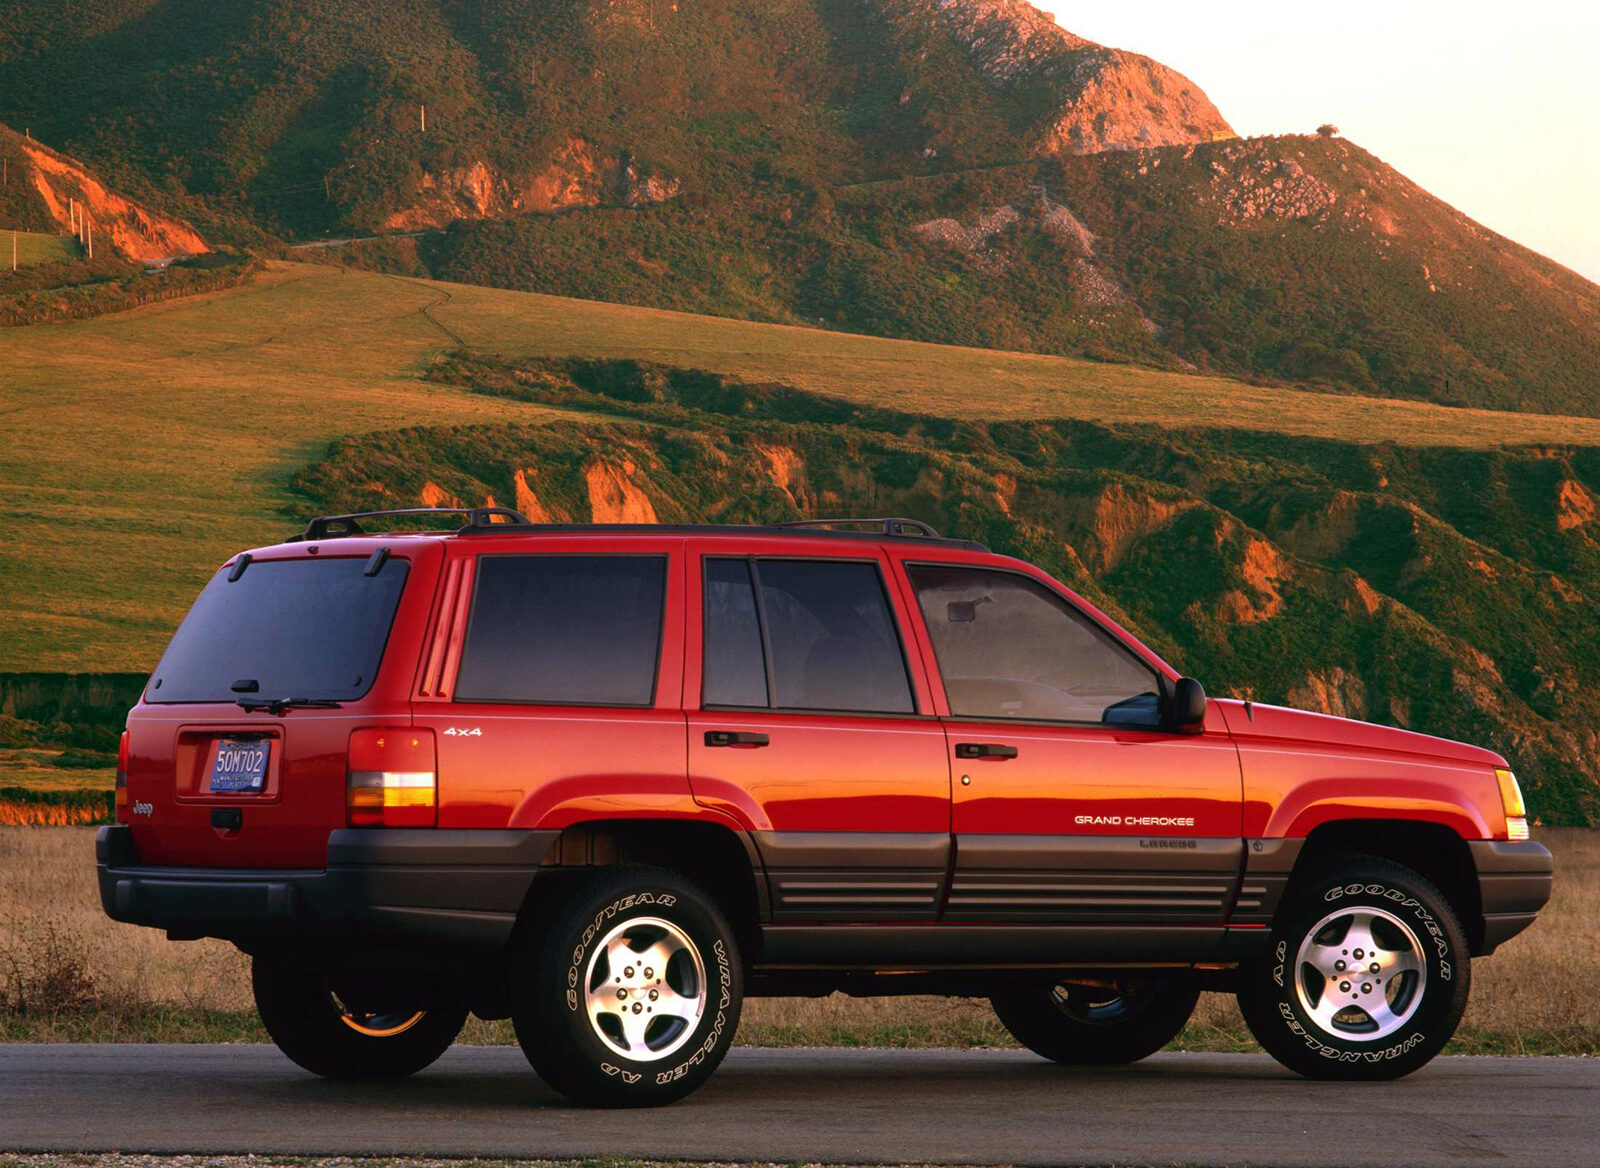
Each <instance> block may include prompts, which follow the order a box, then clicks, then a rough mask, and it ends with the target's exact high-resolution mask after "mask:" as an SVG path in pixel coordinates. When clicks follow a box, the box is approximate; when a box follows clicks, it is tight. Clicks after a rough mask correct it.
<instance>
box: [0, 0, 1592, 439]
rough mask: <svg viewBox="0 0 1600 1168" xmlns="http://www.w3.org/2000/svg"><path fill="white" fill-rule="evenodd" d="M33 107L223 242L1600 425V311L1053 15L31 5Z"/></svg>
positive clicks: (1, 8) (1372, 177)
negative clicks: (334, 252)
mask: <svg viewBox="0 0 1600 1168" xmlns="http://www.w3.org/2000/svg"><path fill="white" fill-rule="evenodd" d="M152 61H159V62H160V63H161V64H160V67H159V68H152V67H151V66H150V62H152ZM0 111H6V112H7V113H6V116H9V117H11V118H12V119H13V120H18V119H21V122H20V124H26V125H30V126H31V127H32V130H33V135H34V138H35V139H42V140H44V141H47V142H50V143H51V144H52V145H55V146H57V147H59V148H61V149H64V150H67V151H69V152H71V153H72V154H73V155H74V156H77V157H82V158H84V159H85V160H86V161H87V162H88V163H90V164H92V165H93V166H94V167H95V168H96V171H97V172H98V173H100V174H104V175H105V176H106V181H107V182H110V183H113V184H115V185H116V186H117V187H118V188H119V189H122V190H126V191H128V192H129V193H130V194H131V195H133V196H135V197H137V198H138V199H140V200H142V201H143V202H144V203H145V204H147V205H149V206H152V207H158V208H161V209H163V210H164V211H165V212H166V213H168V214H171V215H175V216H181V217H183V218H185V219H187V220H188V221H190V222H193V223H195V224H196V225H197V226H198V228H199V231H200V232H201V233H203V234H205V235H206V237H207V238H211V239H215V240H218V241H220V242H223V243H232V244H244V245H254V244H260V243H268V244H270V243H271V242H272V241H273V240H274V239H283V240H289V241H293V240H296V239H303V238H310V237H316V236H323V235H335V236H347V235H361V234H369V233H372V232H393V233H402V232H404V233H414V232H425V233H427V234H426V235H425V236H424V237H423V238H421V239H420V240H417V241H416V242H409V241H400V242H397V243H394V244H389V245H381V246H378V247H371V246H366V247H359V248H354V249H347V250H346V251H344V252H342V253H339V254H341V255H342V256H344V257H346V258H348V259H349V260H350V262H354V263H369V264H375V265H379V266H382V267H384V268H385V269H388V270H402V271H411V272H414V273H417V274H431V275H435V276H440V277H445V278H449V279H455V280H465V281H469V282H480V283H489V284H495V285H499V286H503V287H509V288H519V289H533V290H538V291H547V292H559V293H566V294H571V295H578V296H589V297H595V298H599V299H607V300H620V301H625V302H630V303H637V304H652V305H662V306H670V307H681V308H691V309H696V310H700V311H706V312H713V313H718V314H723V315H733V316H744V317H750V318H754V319H759V320H772V321H784V322H790V323H801V324H816V323H817V322H819V321H821V322H824V323H826V324H827V325H829V326H830V327H834V328H844V329H851V330H859V331H865V332H874V333H883V334H888V335H894V336H907V337H915V338H918V339H923V340H933V341H942V342H952V343H970V344H981V345H994V346H999V347H1004V348H1014V349H1025V350H1036V351H1044V352H1057V353H1069V354H1083V355H1090V356H1094V357H1098V358H1102V359H1107V360H1120V361H1139V362H1151V363H1155V364H1160V365H1166V366H1173V367H1183V366H1194V367H1198V368H1202V369H1210V370H1217V371H1222V372H1227V373H1232V374H1235V375H1247V376H1253V377H1260V378H1267V379H1274V380H1282V381H1289V382H1294V383H1298V384H1305V385H1311V386H1315V387H1322V388H1326V389H1329V390H1332V391H1334V392H1346V393H1349V392H1354V393H1362V394H1379V395H1385V396H1399V397H1412V398H1420V399H1424V400H1430V401H1437V402H1444V403H1448V404H1453V405H1464V406H1490V407H1497V408H1510V409H1523V410H1536V411H1542V412H1553V413H1581V414H1595V413H1600V392H1597V387H1600V343H1597V336H1600V289H1596V287H1595V286H1594V285H1593V284H1590V283H1589V282H1588V281H1586V280H1583V279H1581V278H1580V277H1578V276H1576V275H1575V274H1573V273H1572V272H1569V271H1567V270H1566V269H1564V268H1562V267H1560V266H1559V265H1557V264H1553V263H1551V262H1549V261H1548V260H1545V259H1543V258H1542V257H1540V256H1537V255H1535V254H1533V253H1531V252H1529V251H1527V250H1526V249H1523V248H1520V247H1518V246H1516V245H1515V244H1513V243H1511V242H1510V241H1508V240H1505V239H1503V238H1501V237H1499V236H1497V235H1495V234H1494V233H1493V232H1492V231H1489V230H1488V229H1486V228H1484V227H1482V226H1481V225H1479V224H1477V223H1474V222H1472V221H1471V220H1470V219H1468V218H1466V217H1465V216H1463V215H1461V214H1460V213H1458V212H1456V211H1455V210H1454V209H1452V208H1450V207H1448V206H1445V205H1444V204H1442V203H1440V202H1439V201H1438V200H1436V199H1434V198H1433V197H1432V196H1430V195H1429V194H1428V193H1427V192H1426V191H1423V190H1421V189H1420V188H1418V187H1416V186H1415V185H1414V184H1412V183H1410V182H1408V181H1407V180H1406V179H1405V178H1404V176H1402V175H1400V174H1398V173H1397V172H1395V171H1394V170H1393V169H1392V168H1390V167H1389V166H1387V165H1385V164H1384V163H1383V162H1382V161H1381V160H1379V159H1377V158H1374V157H1372V156H1371V155H1370V154H1367V153H1365V152H1364V151H1362V150H1360V149H1359V148H1358V147H1356V146H1355V145H1353V144H1349V143H1346V142H1344V141H1342V140H1339V139H1320V138H1314V137H1296V136H1290V137H1283V138H1269V139H1257V140H1252V141H1248V142H1245V141H1240V140H1237V139H1235V138H1234V136H1233V131H1232V130H1231V128H1230V127H1229V125H1228V123H1227V121H1226V120H1225V119H1224V118H1223V116H1222V114H1221V113H1220V112H1219V111H1218V110H1217V109H1216V108H1215V106H1213V105H1212V103H1211V102H1210V100H1209V99H1207V98H1206V96H1205V94H1204V93H1203V92H1202V91H1201V90H1200V88H1199V87H1198V86H1197V85H1195V84H1194V83H1193V82H1192V81H1190V80H1188V79H1186V78H1184V77H1182V76H1180V75H1179V74H1177V73H1175V72H1173V71H1172V70H1170V69H1168V68H1166V67H1165V66H1163V65H1161V64H1159V63H1157V62H1155V61H1152V60H1150V59H1149V58H1146V57H1141V56H1139V55H1137V54H1135V53H1131V52H1125V51H1122V50H1119V49H1112V48H1107V47H1105V46H1102V45H1098V44H1095V43H1093V42H1091V41H1088V40H1085V39H1084V38H1082V37H1079V36H1076V35H1074V34H1073V33H1071V32H1070V31H1068V30H1066V29H1063V28H1061V27H1059V26H1058V25H1057V24H1056V23H1055V22H1054V20H1053V19H1052V18H1051V17H1049V16H1048V15H1046V14H1045V13H1043V12H1041V11H1039V10H1038V9H1036V8H1034V7H1032V6H1031V5H1029V4H1027V3H1025V2H1023V0H677V2H676V3H674V2H673V0H548V2H544V3H539V4H529V3H527V2H526V0H402V2H395V0H322V2H319V3H311V2H310V0H240V2H239V3H235V4H227V5H213V4H205V3H202V2H201V0H60V2H58V3H55V4H50V5H37V4H24V3H20V2H18V0H12V2H11V3H10V4H4V3H0Z"/></svg>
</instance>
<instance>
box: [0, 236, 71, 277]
mask: <svg viewBox="0 0 1600 1168" xmlns="http://www.w3.org/2000/svg"><path fill="white" fill-rule="evenodd" d="M13 237H15V243H16V260H17V266H18V267H22V268H26V267H28V266H30V265H32V264H48V263H50V262H52V261H53V260H70V259H74V258H76V257H77V256H78V255H80V254H82V253H81V251H80V249H79V247H78V241H77V240H75V239H73V238H72V237H71V236H69V235H44V234H41V233H39V232H35V231H5V230H3V229H0V269H4V270H6V271H9V270H10V269H11V258H12V242H13Z"/></svg>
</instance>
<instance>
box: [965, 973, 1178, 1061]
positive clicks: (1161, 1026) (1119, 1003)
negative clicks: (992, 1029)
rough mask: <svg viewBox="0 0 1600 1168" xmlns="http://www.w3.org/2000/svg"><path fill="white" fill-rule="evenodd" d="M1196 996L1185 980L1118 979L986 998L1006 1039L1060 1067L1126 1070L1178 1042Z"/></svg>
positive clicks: (1042, 987) (1010, 991) (1037, 987)
mask: <svg viewBox="0 0 1600 1168" xmlns="http://www.w3.org/2000/svg"><path fill="white" fill-rule="evenodd" d="M1199 997H1200V989H1199V986H1197V985H1196V984H1195V983H1194V981H1193V980H1192V979H1189V978H1119V979H1118V980H1116V981H1114V982H1107V983H1103V984H1099V985H1085V984H1078V983H1070V982H1063V983H1058V984H1054V985H1039V984H1035V985H1029V986H1026V987H1017V988H1014V989H1008V990H1006V991H1005V992H1004V993H1000V994H996V995H994V997H992V998H990V999H989V1001H990V1004H991V1005H993V1006H994V1012H995V1014H997V1015H998V1016H999V1018H1000V1022H1001V1024H1002V1025H1003V1026H1005V1028H1006V1029H1007V1030H1009V1031H1010V1032H1011V1036H1012V1037H1013V1038H1015V1039H1016V1040H1017V1041H1018V1042H1020V1043H1022V1045H1023V1046H1025V1047H1027V1048H1028V1049H1029V1050H1031V1051H1033V1052H1034V1053H1035V1054H1040V1055H1043V1056H1044V1057H1045V1058H1047V1059H1053V1060H1055V1061H1056V1062H1058V1063H1067V1064H1094V1065H1109V1064H1115V1063H1132V1062H1138V1061H1139V1060H1140V1059H1142V1058H1145V1057H1146V1056H1148V1055H1152V1054H1154V1053H1155V1052H1156V1051H1158V1050H1160V1049H1161V1048H1162V1047H1163V1046H1166V1045H1167V1043H1169V1042H1171V1041H1172V1040H1173V1039H1174V1038H1176V1037H1177V1035H1178V1031H1180V1030H1182V1029H1183V1024H1184V1023H1185V1022H1187V1021H1188V1020H1189V1015H1191V1014H1193V1013H1194V1006H1195V1002H1196V1001H1198V1000H1199Z"/></svg>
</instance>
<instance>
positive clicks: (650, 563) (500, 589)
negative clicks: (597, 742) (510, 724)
mask: <svg viewBox="0 0 1600 1168" xmlns="http://www.w3.org/2000/svg"><path fill="white" fill-rule="evenodd" d="M666 581H667V561H666V558H665V557H664V556H482V557H480V558H479V560H478V583H477V590H476V593H475V595H474V597H473V601H472V619H471V622H470V625H469V627H468V630H467V642H466V645H465V646H464V647H463V649H462V651H461V671H460V674H459V676H458V678H457V680H456V689H455V697H456V700H457V701H465V702H525V703H538V704H544V705H571V706H648V705H650V704H651V703H652V702H654V701H655V686H656V664H657V661H658V660H659V658H660V655H661V621H662V612H663V606H664V603H665V600H666Z"/></svg>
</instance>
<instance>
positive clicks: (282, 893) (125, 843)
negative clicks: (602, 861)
mask: <svg viewBox="0 0 1600 1168" xmlns="http://www.w3.org/2000/svg"><path fill="white" fill-rule="evenodd" d="M560 834H561V833H560V832H558V831H511V830H502V831H480V830H473V831H449V830H443V831H441V830H428V831H419V830H412V829H405V828H389V829H385V828H360V829H344V830H339V831H334V832H331V833H330V834H329V836H328V864H327V867H326V868H325V869H322V870H320V871H319V870H309V871H308V870H282V871H279V870H262V869H246V868H163V867H154V866H150V865H146V864H144V863H142V862H141V861H140V859H139V853H138V849H137V847H136V846H135V844H134V840H133V833H132V831H131V830H129V829H128V828H127V827H122V826H118V827H102V828H101V829H100V831H99V834H98V835H97V836H96V838H95V855H96V860H97V862H98V865H99V871H100V903H101V905H102V906H103V907H104V908H105V911H106V914H107V915H108V916H110V917H111V918H112V919H113V920H118V921H125V922H127V923H129V924H134V925H148V926H151V927H153V928H159V929H166V930H168V931H169V932H171V933H172V935H173V936H174V937H177V938H194V937H222V938H225V939H227V940H230V941H237V942H240V943H242V944H243V943H249V942H256V941H282V940H291V939H294V938H295V936H296V935H300V936H310V935H320V936H321V937H323V938H325V939H338V938H341V937H342V938H343V939H346V940H352V941H353V940H356V939H358V938H367V937H372V936H374V935H376V936H381V937H385V938H392V939H395V940H400V941H410V942H433V943H442V944H448V945H459V946H465V947H470V948H476V949H497V948H500V947H501V946H503V945H505V944H506V942H507V941H508V940H510V937H511V930H512V927H513V926H514V925H515V923H516V919H517V912H518V911H519V910H520V909H521V908H522V904H523V901H524V900H525V899H526V897H527V895H528V889H529V888H530V887H531V886H532V884H533V878H534V875H535V873H536V872H537V871H538V869H539V866H540V864H541V863H542V862H543V860H544V858H545V855H546V854H547V853H548V852H549V851H550V848H551V845H552V844H554V843H555V841H556V840H557V839H558V838H559V836H560Z"/></svg>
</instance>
